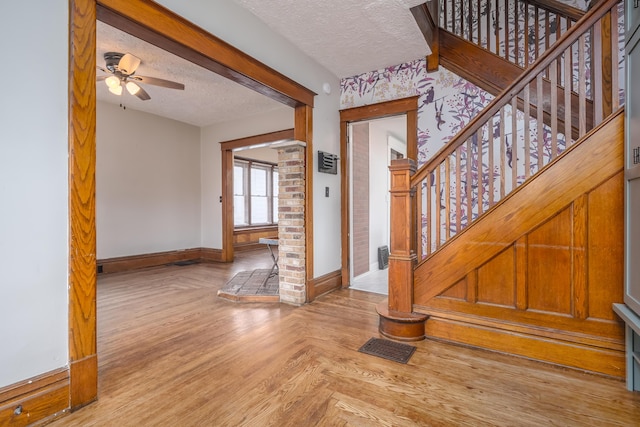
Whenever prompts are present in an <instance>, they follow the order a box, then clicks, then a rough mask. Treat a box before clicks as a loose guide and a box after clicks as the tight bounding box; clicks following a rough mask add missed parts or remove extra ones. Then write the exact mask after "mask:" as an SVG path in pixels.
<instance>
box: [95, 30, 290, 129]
mask: <svg viewBox="0 0 640 427" xmlns="http://www.w3.org/2000/svg"><path fill="white" fill-rule="evenodd" d="M105 52H120V53H131V54H132V55H135V56H137V57H138V58H140V59H141V60H142V62H141V63H140V66H139V67H138V69H137V70H136V75H140V76H149V77H158V78H161V79H165V80H173V81H177V82H180V83H184V85H185V89H184V91H182V90H175V89H167V88H163V87H159V86H152V85H144V84H140V86H143V87H144V90H146V91H147V93H149V95H150V96H151V99H150V100H148V101H142V100H140V99H138V98H137V97H135V96H132V95H129V93H128V92H127V91H126V90H125V91H123V94H122V95H121V96H117V95H114V94H112V93H111V92H109V90H108V89H107V85H106V84H105V83H104V82H98V83H97V99H98V101H104V102H108V103H111V104H116V105H118V104H122V105H123V106H126V107H127V108H131V109H133V110H138V111H144V112H146V113H151V114H156V115H158V116H162V117H167V118H171V119H174V120H178V121H181V122H184V123H189V124H192V125H195V126H200V127H202V126H207V125H211V124H214V123H222V122H226V121H229V120H235V119H239V118H243V117H250V116H252V115H256V114H261V113H264V112H268V111H273V110H276V109H283V108H285V109H290V107H287V106H285V105H283V104H281V103H279V102H276V101H273V100H271V99H270V98H267V97H266V96H264V95H261V94H259V93H257V92H255V91H253V90H251V89H247V88H245V87H244V86H241V85H239V84H237V83H233V82H231V81H230V80H228V79H225V78H223V77H220V76H218V75H217V74H215V73H213V72H211V71H209V70H206V69H204V68H202V67H200V66H198V65H195V64H193V63H191V62H188V61H185V60H184V59H182V58H180V57H178V56H176V55H172V54H170V53H168V52H166V51H164V50H162V49H159V48H157V47H156V46H153V45H151V44H149V43H146V42H144V41H142V40H140V39H137V38H135V37H132V36H131V35H129V34H127V33H124V32H122V31H120V30H117V29H115V28H113V27H111V26H109V25H107V24H104V23H102V22H100V21H98V26H97V43H96V53H97V61H98V64H97V65H98V66H100V67H102V68H104V66H105V63H104V53H105ZM97 75H98V76H102V75H105V73H103V72H102V71H100V70H97Z"/></svg>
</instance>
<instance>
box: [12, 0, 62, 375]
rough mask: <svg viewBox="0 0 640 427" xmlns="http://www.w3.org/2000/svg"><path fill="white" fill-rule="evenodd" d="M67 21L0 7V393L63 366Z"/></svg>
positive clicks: (38, 8)
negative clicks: (2, 62)
mask: <svg viewBox="0 0 640 427" xmlns="http://www.w3.org/2000/svg"><path fill="white" fill-rule="evenodd" d="M68 15H69V4H68V2H67V1H66V0H40V1H36V2H13V1H12V2H9V1H3V2H0V51H2V54H3V57H4V58H5V59H6V61H5V65H4V66H3V67H0V80H1V81H3V82H5V83H6V84H4V85H3V88H2V96H1V97H0V337H2V344H0V387H3V386H6V385H9V384H13V383H15V382H17V381H20V380H23V379H25V378H30V377H33V376H35V375H39V374H42V373H44V372H48V371H51V370H53V369H57V368H60V367H63V366H66V365H67V361H68V359H69V357H68V340H67V335H68V323H67V317H68V309H67V307H68V291H67V274H68V273H67V270H68V264H67V259H68V208H67V205H68V196H67V194H68V193H67V191H68V190H67V188H68V184H67V179H68V178H67V176H68V173H67V159H68V155H67V153H68V150H67V145H68V136H67V135H68V134H67V108H68V107H67V105H68V98H67V62H68V47H67V46H68V37H69V36H68Z"/></svg>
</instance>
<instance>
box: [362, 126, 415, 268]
mask: <svg viewBox="0 0 640 427" xmlns="http://www.w3.org/2000/svg"><path fill="white" fill-rule="evenodd" d="M406 123H407V121H406V116H404V115H402V116H398V117H391V118H384V119H380V120H372V121H370V122H369V268H370V269H371V270H377V269H378V247H380V246H385V245H386V246H389V237H390V236H389V233H390V231H389V221H390V216H389V215H390V212H389V186H390V182H389V181H390V179H389V175H390V174H389V149H390V148H393V149H394V150H396V151H398V152H400V153H402V154H404V155H405V156H406V154H407V149H406V133H407V132H406V129H407V124H406ZM403 142H404V145H403ZM390 145H393V146H392V147H391V146H390Z"/></svg>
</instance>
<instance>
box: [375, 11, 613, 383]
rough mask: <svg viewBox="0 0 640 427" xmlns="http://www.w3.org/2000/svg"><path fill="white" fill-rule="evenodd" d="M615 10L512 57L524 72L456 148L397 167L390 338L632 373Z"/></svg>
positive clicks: (384, 316)
mask: <svg viewBox="0 0 640 427" xmlns="http://www.w3.org/2000/svg"><path fill="white" fill-rule="evenodd" d="M489 2H491V0H489V1H488V2H487V3H489ZM471 3H475V2H471ZM506 3H507V4H508V3H509V1H507V2H506ZM525 3H526V10H529V9H530V4H531V3H533V2H531V1H530V2H525ZM536 3H538V2H536ZM545 3H550V4H551V3H552V2H545ZM453 4H456V2H453ZM424 8H426V9H434V8H433V6H430V7H428V6H424ZM463 10H464V9H463ZM468 10H471V9H468ZM514 10H518V7H516V8H515V9H514ZM617 11H618V1H617V0H609V1H601V2H600V3H598V5H597V6H596V7H594V8H593V10H591V11H589V12H588V13H587V14H586V15H585V16H584V17H582V18H581V19H580V20H579V21H578V22H577V23H568V24H567V27H568V28H567V29H566V31H564V32H563V34H562V36H561V37H559V38H558V40H557V41H555V43H553V45H552V46H551V45H550V44H547V45H546V46H545V47H546V48H548V49H546V50H545V51H544V52H542V53H540V54H539V55H538V56H537V58H534V61H533V62H532V63H527V61H528V60H522V59H518V58H517V56H516V55H513V57H512V58H511V59H513V60H514V62H515V63H518V62H520V64H521V65H524V66H525V67H526V70H525V71H522V72H521V73H520V74H519V75H518V76H517V77H516V78H515V79H514V80H513V81H512V82H510V83H509V84H508V85H507V86H506V87H505V88H504V89H503V90H502V91H501V92H500V94H499V96H498V97H497V98H496V99H495V100H494V101H493V102H492V103H491V104H489V106H487V107H486V108H485V110H483V111H482V113H481V114H480V115H478V116H477V117H476V118H474V120H472V122H471V123H470V124H469V125H468V126H467V127H466V128H465V129H463V130H462V131H461V132H460V133H459V134H458V135H457V136H456V137H455V138H454V139H453V140H452V141H451V142H450V143H449V144H448V145H447V146H446V147H444V148H443V149H442V150H441V151H440V152H439V153H437V154H436V155H435V156H433V158H432V159H431V160H429V161H428V162H427V163H426V164H425V165H423V166H422V167H421V168H420V169H418V170H416V166H415V163H414V162H413V161H411V160H408V159H405V160H402V161H396V162H394V163H392V166H391V167H390V169H391V182H392V183H391V188H392V189H391V222H392V225H391V246H390V249H391V253H390V257H389V300H388V302H385V303H383V304H382V305H381V306H379V307H378V312H379V314H380V331H381V332H382V333H383V334H384V335H387V336H390V337H392V338H396V339H404V340H411V339H421V338H423V337H424V336H425V335H426V336H427V337H432V338H437V339H445V340H449V341H454V342H458V343H462V344H466V345H473V346H477V347H482V348H486V349H490V350H496V351H500V352H505V353H510V354H514V355H519V356H524V357H528V358H533V359H537V360H541V361H546V362H551V363H556V364H559V365H563V366H568V367H573V368H578V369H584V370H588V371H592V372H598V373H602V374H606V375H612V376H618V377H621V376H623V375H624V334H623V328H622V325H621V324H620V323H619V322H618V321H617V320H616V317H615V315H614V313H613V311H612V308H611V304H612V303H614V302H621V301H622V291H623V289H622V280H623V271H622V263H623V172H622V171H623V139H624V138H623V135H624V125H623V114H622V111H623V110H622V109H621V108H620V105H619V102H618V99H619V97H618V90H619V88H618V84H617V80H616V79H615V78H612V77H611V76H614V75H615V74H616V73H617V68H615V69H614V68H612V65H611V64H612V63H613V64H615V65H616V66H617V62H618V61H617V57H616V56H615V55H616V53H617V38H618V34H617V25H613V26H612V25H611V22H612V20H615V21H613V22H616V23H617V13H618V12H617ZM447 13H449V12H444V13H442V14H440V13H439V14H438V15H443V16H447ZM414 15H415V12H414ZM460 15H461V16H473V12H469V13H468V14H467V13H461V14H460ZM536 15H538V13H537V12H536ZM453 16H456V14H455V13H453ZM548 16H549V15H547V21H546V22H549V20H548ZM417 19H418V18H417ZM516 22H517V21H516ZM567 22H569V21H567ZM465 25H466V24H465V22H464V21H462V22H461V23H460V24H459V27H460V28H465ZM487 26H489V25H487ZM614 27H615V30H616V32H615V34H614V33H612V32H611V31H610V29H611V28H614ZM469 28H471V29H470V30H469V31H468V33H470V34H472V33H473V31H472V27H471V26H470V27H469ZM607 28H608V29H609V30H607V31H609V32H608V33H607V32H606V31H605V30H606V29H607ZM443 31H448V30H442V29H440V31H439V33H440V41H441V42H442V40H443V37H442V35H443V34H447V33H444V32H443ZM423 32H424V31H423ZM425 34H426V32H425ZM451 34H453V33H452V32H451ZM594 35H595V36H594ZM454 36H455V35H452V36H450V35H449V34H447V35H445V36H444V39H446V38H447V37H454ZM455 37H458V36H455ZM477 39H482V37H477ZM587 41H588V42H587ZM495 44H497V45H499V44H500V43H495ZM442 48H443V46H442V44H441V45H440V49H439V51H440V58H442V57H443V49H442ZM513 50H514V51H517V50H518V49H517V48H516V49H513ZM525 50H527V51H528V50H529V49H528V48H527V49H525ZM435 51H436V52H437V51H438V49H437V48H436V49H435ZM505 51H506V52H509V51H510V49H509V48H508V46H507V48H506V49H505ZM589 52H597V53H598V54H597V55H592V54H590V53H589ZM603 54H606V55H609V58H608V59H607V58H604V59H605V60H602V61H600V60H597V58H600V57H601V55H603ZM447 55H449V56H455V55H457V53H456V54H452V53H451V52H448V53H447ZM491 55H494V54H491ZM612 57H613V58H614V60H613V61H612V60H611V58H612ZM587 58H588V59H587ZM504 61H505V62H508V61H509V58H504ZM485 65H486V63H485ZM512 65H514V64H512ZM514 66H515V65H514ZM474 68H477V67H474ZM587 68H588V69H590V70H592V73H589V74H590V75H593V76H594V78H593V79H591V82H589V84H587V83H586V82H585V76H584V74H585V73H583V72H581V71H580V70H584V69H587ZM588 110H591V113H592V114H591V115H589V114H588Z"/></svg>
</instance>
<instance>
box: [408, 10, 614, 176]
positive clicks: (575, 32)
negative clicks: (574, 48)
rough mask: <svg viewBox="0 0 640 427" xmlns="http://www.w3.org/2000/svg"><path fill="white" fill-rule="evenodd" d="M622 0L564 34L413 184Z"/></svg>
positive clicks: (590, 14)
mask: <svg viewBox="0 0 640 427" xmlns="http://www.w3.org/2000/svg"><path fill="white" fill-rule="evenodd" d="M619 2H620V0H606V1H602V2H600V3H598V4H597V5H596V7H594V8H593V9H591V10H590V11H588V12H587V13H586V14H585V15H584V17H583V18H582V19H581V20H580V21H579V22H578V23H577V24H576V25H574V26H572V27H571V28H569V30H568V31H567V32H566V33H564V34H563V36H562V37H561V38H560V39H559V40H558V41H557V42H556V43H555V44H554V45H553V47H551V48H550V49H549V50H547V51H545V52H544V53H543V54H542V55H541V56H540V57H539V58H538V60H537V61H536V62H534V63H533V64H532V65H531V66H530V67H529V68H528V69H527V71H525V72H524V73H523V74H522V75H520V77H518V78H517V79H516V80H515V81H514V82H513V83H512V84H511V85H509V86H508V87H507V88H506V89H505V90H503V91H502V92H501V94H500V95H499V96H498V97H496V98H495V99H494V100H493V101H491V103H489V105H487V107H485V108H484V109H483V110H482V112H481V113H480V114H479V115H478V116H476V117H475V118H474V119H472V120H471V121H470V122H469V124H468V125H467V126H465V128H464V129H463V130H462V132H460V133H459V134H457V135H456V136H455V137H454V138H453V139H452V140H451V141H450V142H449V143H448V144H447V145H446V146H445V147H443V148H442V149H441V150H440V151H439V152H438V153H436V155H435V156H434V157H433V158H432V159H431V160H429V161H428V162H427V163H426V164H424V165H423V166H422V167H420V169H419V170H418V171H417V172H416V174H415V175H414V176H413V177H412V178H411V186H412V187H415V186H416V185H418V184H419V183H420V182H421V181H423V180H424V179H425V178H426V177H427V175H428V174H429V173H430V171H431V170H432V169H433V168H434V166H435V165H438V164H440V163H441V162H442V161H444V160H445V159H446V157H447V156H449V155H451V154H452V153H453V152H454V151H455V150H456V149H457V148H458V147H460V146H461V145H462V144H464V143H465V142H466V141H467V140H468V139H469V138H471V137H472V136H473V135H474V134H476V133H477V132H478V131H479V130H480V128H481V127H482V126H484V125H485V124H486V123H487V121H488V120H489V119H490V118H491V117H493V116H494V115H495V114H496V113H497V112H498V111H500V109H501V108H502V107H503V106H505V105H506V104H507V103H508V102H511V99H512V98H514V97H516V96H517V95H518V94H519V93H520V92H521V91H522V90H523V89H524V88H525V86H527V85H528V84H529V83H530V82H532V81H533V80H534V79H535V78H536V77H537V76H538V75H539V74H541V73H542V72H543V71H544V70H545V69H546V68H547V67H549V65H551V63H552V62H553V61H555V60H556V58H557V57H558V56H560V55H561V54H562V53H564V51H565V50H566V49H567V48H569V47H570V46H571V45H572V44H574V43H575V42H577V41H578V39H579V38H580V37H581V36H582V35H583V33H585V31H586V30H588V29H590V28H591V27H592V26H593V25H594V24H596V23H597V22H598V20H600V19H601V18H602V17H603V16H604V15H606V13H608V12H609V10H610V9H611V8H613V7H614V6H615V5H616V4H618V3H619Z"/></svg>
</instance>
